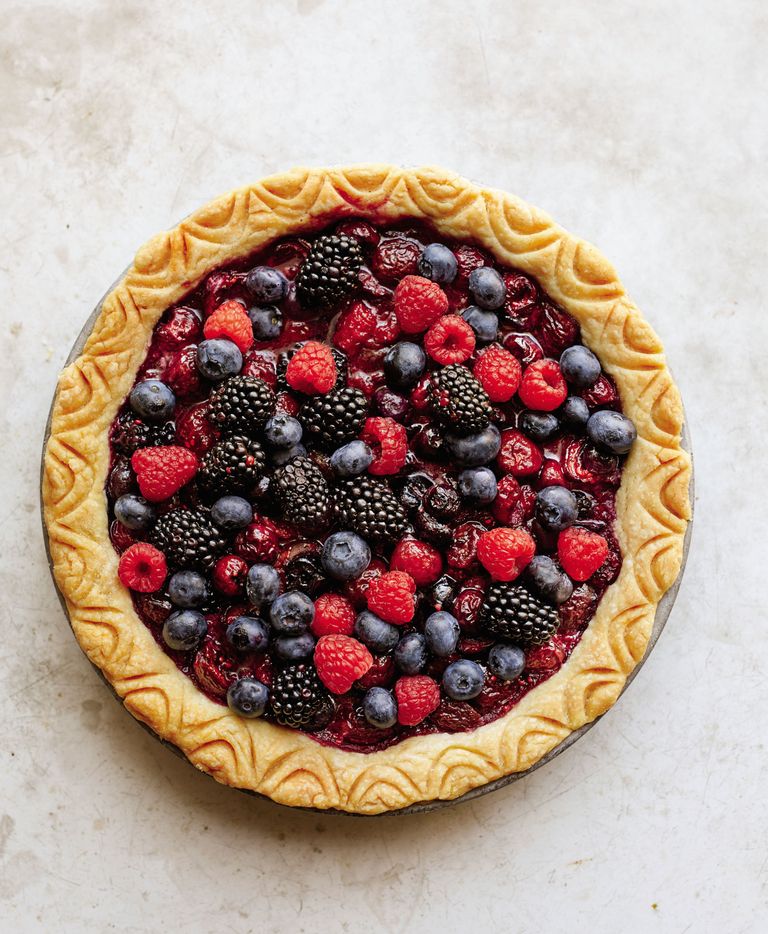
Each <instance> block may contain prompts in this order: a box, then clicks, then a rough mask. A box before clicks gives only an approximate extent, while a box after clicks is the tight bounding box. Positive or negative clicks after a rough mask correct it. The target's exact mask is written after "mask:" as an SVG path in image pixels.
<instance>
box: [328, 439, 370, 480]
mask: <svg viewBox="0 0 768 934" xmlns="http://www.w3.org/2000/svg"><path fill="white" fill-rule="evenodd" d="M372 463H373V451H372V450H371V449H370V448H369V447H368V445H367V444H366V443H365V441H350V442H349V444H344V445H342V446H341V447H340V448H336V450H335V451H334V452H333V454H331V467H332V468H333V472H334V473H335V474H336V476H337V477H356V476H357V475H358V474H361V473H365V471H366V470H367V469H368V468H369V467H370V465H371V464H372Z"/></svg>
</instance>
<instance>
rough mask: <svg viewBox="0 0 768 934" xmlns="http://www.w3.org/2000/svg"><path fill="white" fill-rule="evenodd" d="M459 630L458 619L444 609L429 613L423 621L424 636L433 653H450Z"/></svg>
mask: <svg viewBox="0 0 768 934" xmlns="http://www.w3.org/2000/svg"><path fill="white" fill-rule="evenodd" d="M459 632H460V630H459V621H458V620H457V619H456V617H455V616H452V615H451V614H450V613H446V612H445V610H438V611H437V612H436V613H430V614H429V616H428V617H427V619H426V622H425V623H424V638H425V639H426V640H427V648H428V649H429V651H430V652H431V653H432V654H433V655H438V656H441V657H442V656H444V655H450V654H451V652H453V651H454V650H455V649H456V646H457V645H458V642H459Z"/></svg>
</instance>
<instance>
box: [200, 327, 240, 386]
mask: <svg viewBox="0 0 768 934" xmlns="http://www.w3.org/2000/svg"><path fill="white" fill-rule="evenodd" d="M242 365H243V355H242V354H241V353H240V348H239V347H238V346H237V344H233V343H232V341H228V340H226V339H225V338H223V337H215V338H213V339H212V340H207V341H200V343H199V344H198V345H197V368H198V370H199V371H200V373H201V374H202V375H203V376H204V377H205V378H206V379H209V380H211V382H214V383H220V382H221V381H222V380H223V379H227V377H228V376H234V375H235V373H239V372H240V368H241V367H242Z"/></svg>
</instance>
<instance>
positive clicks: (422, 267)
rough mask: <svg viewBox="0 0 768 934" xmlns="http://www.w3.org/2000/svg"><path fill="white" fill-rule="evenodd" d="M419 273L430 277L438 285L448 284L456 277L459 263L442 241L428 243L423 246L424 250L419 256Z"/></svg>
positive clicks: (427, 277)
mask: <svg viewBox="0 0 768 934" xmlns="http://www.w3.org/2000/svg"><path fill="white" fill-rule="evenodd" d="M418 268H419V275H420V276H424V278H425V279H431V280H432V281H433V282H437V283H439V284H440V285H450V284H451V282H453V280H454V279H455V278H456V273H457V272H458V271H459V264H458V263H457V261H456V257H455V256H454V254H453V250H449V249H448V247H447V246H443V244H442V243H430V244H429V246H425V247H424V252H423V253H422V254H421V256H420V257H419V264H418Z"/></svg>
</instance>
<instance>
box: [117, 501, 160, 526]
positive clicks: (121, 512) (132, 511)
mask: <svg viewBox="0 0 768 934" xmlns="http://www.w3.org/2000/svg"><path fill="white" fill-rule="evenodd" d="M115 518H116V519H117V521H118V522H120V523H122V524H123V525H124V526H125V527H126V529H134V530H138V529H146V528H147V526H149V524H150V523H151V522H153V521H154V518H155V510H154V509H153V507H152V506H150V505H149V503H148V502H147V501H146V500H145V499H144V497H143V496H135V495H134V494H133V493H125V494H124V495H123V496H121V497H119V499H117V500H115Z"/></svg>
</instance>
